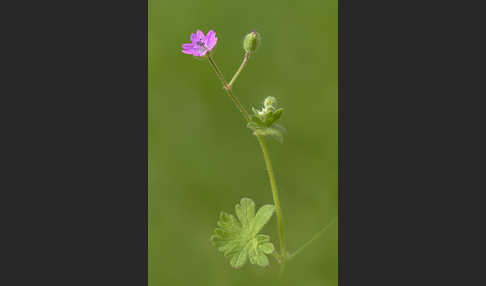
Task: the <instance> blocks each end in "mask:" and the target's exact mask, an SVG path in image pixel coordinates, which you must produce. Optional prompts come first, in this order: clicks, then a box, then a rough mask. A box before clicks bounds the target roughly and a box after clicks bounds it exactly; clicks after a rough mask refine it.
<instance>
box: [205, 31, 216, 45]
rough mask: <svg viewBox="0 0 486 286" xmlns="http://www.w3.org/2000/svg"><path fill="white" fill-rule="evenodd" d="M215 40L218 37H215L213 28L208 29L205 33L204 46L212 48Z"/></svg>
mask: <svg viewBox="0 0 486 286" xmlns="http://www.w3.org/2000/svg"><path fill="white" fill-rule="evenodd" d="M217 41H218V38H216V33H215V32H214V31H213V30H210V31H209V32H208V34H207V35H206V46H207V47H208V48H209V50H212V49H213V48H214V46H215V45H216V42H217Z"/></svg>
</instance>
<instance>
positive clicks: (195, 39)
mask: <svg viewBox="0 0 486 286" xmlns="http://www.w3.org/2000/svg"><path fill="white" fill-rule="evenodd" d="M191 42H192V43H193V44H195V43H196V42H197V36H196V34H195V33H191Z"/></svg>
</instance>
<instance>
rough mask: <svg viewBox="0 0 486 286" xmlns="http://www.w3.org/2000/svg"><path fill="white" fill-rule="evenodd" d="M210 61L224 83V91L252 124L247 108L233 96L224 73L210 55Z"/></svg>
mask: <svg viewBox="0 0 486 286" xmlns="http://www.w3.org/2000/svg"><path fill="white" fill-rule="evenodd" d="M208 60H209V62H210V63H211V66H212V67H213V69H214V71H215V72H216V74H217V75H218V77H219V80H221V82H222V83H223V87H224V90H226V93H227V94H228V95H229V97H230V98H231V100H233V103H234V104H235V105H236V107H237V108H238V110H240V112H241V114H243V117H245V119H246V121H248V122H250V116H249V115H248V112H246V110H245V108H244V107H243V106H242V105H241V103H240V102H239V101H238V99H237V98H236V97H235V96H234V95H233V92H232V91H231V88H230V87H229V86H228V85H227V84H226V81H225V80H224V77H223V73H222V72H221V70H220V69H219V68H218V66H217V65H216V63H215V62H214V61H213V59H212V58H211V56H209V55H208Z"/></svg>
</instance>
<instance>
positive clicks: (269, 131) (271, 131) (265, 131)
mask: <svg viewBox="0 0 486 286" xmlns="http://www.w3.org/2000/svg"><path fill="white" fill-rule="evenodd" d="M253 132H254V133H255V135H262V136H267V135H270V136H272V137H273V138H275V139H276V140H277V141H278V142H280V143H283V134H282V131H280V130H279V129H277V128H274V127H267V128H260V129H254V131H253Z"/></svg>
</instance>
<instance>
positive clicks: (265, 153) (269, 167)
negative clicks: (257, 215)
mask: <svg viewBox="0 0 486 286" xmlns="http://www.w3.org/2000/svg"><path fill="white" fill-rule="evenodd" d="M257 139H258V142H259V143H260V147H261V148H262V153H263V158H264V159H265V164H266V166H267V172H268V178H269V179H270V186H271V187H272V195H273V202H274V203H275V212H276V214H277V222H278V232H279V237H280V258H281V260H280V263H281V268H280V275H282V274H283V272H284V270H285V262H286V260H287V250H286V248H285V236H284V227H283V219H282V210H281V209H280V201H279V199H278V191H277V182H276V181H275V176H274V175H273V169H272V162H271V161H270V156H269V155H268V150H267V146H266V145H265V141H263V138H262V136H260V135H257Z"/></svg>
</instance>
